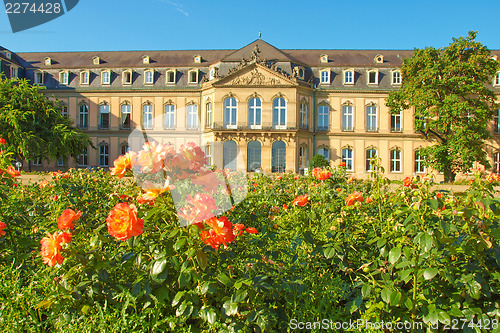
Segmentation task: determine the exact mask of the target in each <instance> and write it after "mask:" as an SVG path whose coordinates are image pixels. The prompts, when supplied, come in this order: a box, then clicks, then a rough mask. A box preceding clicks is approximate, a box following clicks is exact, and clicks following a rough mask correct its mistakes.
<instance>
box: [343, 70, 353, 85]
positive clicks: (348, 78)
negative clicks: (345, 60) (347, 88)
mask: <svg viewBox="0 0 500 333" xmlns="http://www.w3.org/2000/svg"><path fill="white" fill-rule="evenodd" d="M353 83H354V72H353V71H345V72H344V84H353Z"/></svg>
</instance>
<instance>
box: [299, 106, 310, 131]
mask: <svg viewBox="0 0 500 333" xmlns="http://www.w3.org/2000/svg"><path fill="white" fill-rule="evenodd" d="M307 109H308V105H307V104H306V103H301V104H300V128H302V129H308V128H309V126H308V121H307V112H308V110H307Z"/></svg>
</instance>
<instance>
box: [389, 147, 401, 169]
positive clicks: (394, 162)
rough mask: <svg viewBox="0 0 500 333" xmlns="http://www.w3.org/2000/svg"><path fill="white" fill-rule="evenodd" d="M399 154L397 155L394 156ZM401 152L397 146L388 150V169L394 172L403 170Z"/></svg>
mask: <svg viewBox="0 0 500 333" xmlns="http://www.w3.org/2000/svg"><path fill="white" fill-rule="evenodd" d="M396 155H399V156H396ZM402 155H403V152H402V150H401V149H399V148H394V149H391V150H390V151H389V159H390V162H389V171H390V172H394V173H401V172H403V158H402Z"/></svg>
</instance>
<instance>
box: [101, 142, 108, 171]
mask: <svg viewBox="0 0 500 333" xmlns="http://www.w3.org/2000/svg"><path fill="white" fill-rule="evenodd" d="M99 166H103V167H107V166H109V147H108V146H107V145H100V146H99Z"/></svg>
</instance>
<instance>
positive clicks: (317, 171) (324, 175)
mask: <svg viewBox="0 0 500 333" xmlns="http://www.w3.org/2000/svg"><path fill="white" fill-rule="evenodd" d="M312 175H313V176H314V177H316V179H318V180H326V179H328V178H330V177H332V173H331V172H329V171H328V170H324V169H321V168H314V169H313V171H312Z"/></svg>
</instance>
